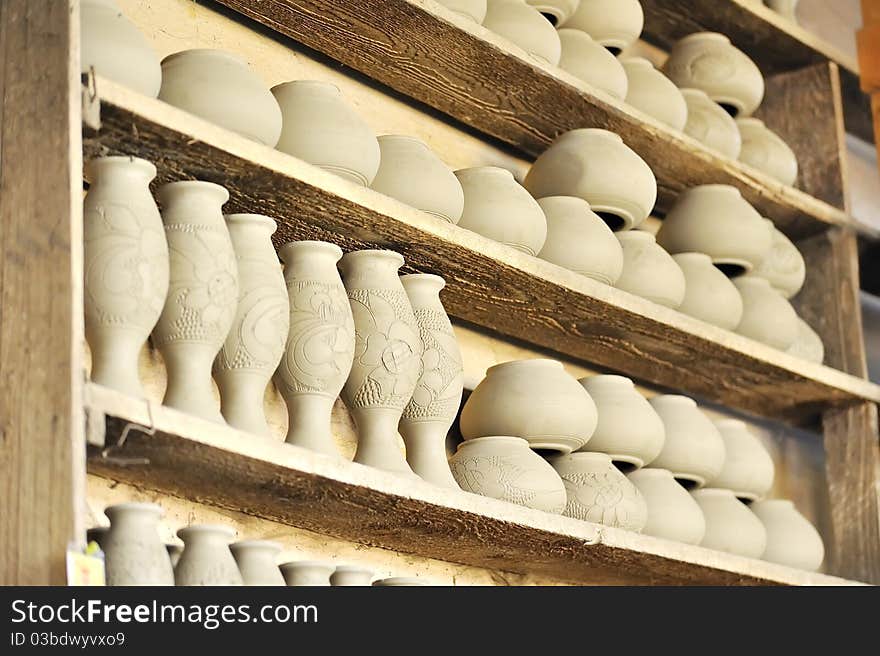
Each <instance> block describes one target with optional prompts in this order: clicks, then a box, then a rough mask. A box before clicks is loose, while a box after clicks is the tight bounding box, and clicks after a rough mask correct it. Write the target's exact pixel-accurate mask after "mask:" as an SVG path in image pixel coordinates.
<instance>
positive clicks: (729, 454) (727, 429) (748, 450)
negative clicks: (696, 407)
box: [709, 419, 775, 501]
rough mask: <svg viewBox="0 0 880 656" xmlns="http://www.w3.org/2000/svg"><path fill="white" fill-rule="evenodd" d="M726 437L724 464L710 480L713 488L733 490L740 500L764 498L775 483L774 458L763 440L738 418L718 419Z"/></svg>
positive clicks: (720, 428) (721, 431) (722, 433)
mask: <svg viewBox="0 0 880 656" xmlns="http://www.w3.org/2000/svg"><path fill="white" fill-rule="evenodd" d="M715 426H716V427H717V428H718V432H720V433H721V438H722V439H723V440H724V453H725V457H724V466H723V467H722V468H721V473H720V474H718V476H716V477H715V478H713V479H712V480H711V481H709V484H710V485H711V486H712V487H720V488H723V489H725V490H731V491H732V492H733V494H734V495H735V496H736V497H737V498H738V499H743V500H744V501H754V500H755V499H762V498H764V496H765V495H766V494H767V492H769V491H770V488H771V486H772V485H773V473H774V469H775V467H774V466H773V459H772V458H771V457H770V454H769V453H767V449H765V448H764V445H763V444H762V443H761V440H759V439H758V437H757V436H756V435H755V434H754V433H752V432H751V431H750V430H749V428H748V426H746V424H745V422H742V421H740V420H739V419H720V420H718V421H716V422H715Z"/></svg>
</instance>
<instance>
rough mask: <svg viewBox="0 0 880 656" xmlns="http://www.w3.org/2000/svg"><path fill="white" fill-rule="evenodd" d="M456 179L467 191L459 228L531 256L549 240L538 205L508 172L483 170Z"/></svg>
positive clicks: (460, 173)
mask: <svg viewBox="0 0 880 656" xmlns="http://www.w3.org/2000/svg"><path fill="white" fill-rule="evenodd" d="M455 176H456V177H457V178H458V181H459V182H460V183H461V188H462V189H463V190H464V212H463V213H462V215H461V220H460V221H459V222H458V225H459V226H461V227H462V228H467V229H468V230H472V231H473V232H476V233H478V234H481V235H483V236H484V237H488V238H489V239H493V240H495V241H497V242H500V243H502V244H505V245H506V246H510V247H511V248H515V249H517V250H518V251H522V252H523V253H527V254H529V255H536V254H537V253H538V251H540V250H541V247H542V246H543V245H544V240H545V239H546V238H547V219H546V218H545V217H544V211H543V210H542V209H541V206H540V205H538V203H537V201H535V199H534V198H532V197H531V195H529V192H527V191H526V190H525V189H523V188H522V186H521V185H520V184H519V183H518V182H517V181H516V180H514V178H513V174H512V173H511V172H510V171H508V170H507V169H502V168H498V167H496V166H479V167H476V168H472V169H460V170H458V171H456V172H455Z"/></svg>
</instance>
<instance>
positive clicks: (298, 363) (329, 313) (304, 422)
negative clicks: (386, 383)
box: [275, 241, 354, 458]
mask: <svg viewBox="0 0 880 656" xmlns="http://www.w3.org/2000/svg"><path fill="white" fill-rule="evenodd" d="M279 253H280V255H281V259H282V260H283V261H284V281H285V283H286V284H287V295H288V298H289V301H290V331H289V332H288V335H287V346H286V348H285V351H284V357H283V358H282V359H281V364H280V365H279V367H278V371H277V372H276V373H275V384H276V385H277V387H278V391H279V392H280V393H281V396H282V397H284V402H285V403H286V404H287V414H288V422H287V437H286V438H285V439H286V442H287V443H288V444H294V445H296V446H301V447H303V448H306V449H310V450H311V451H317V452H318V453H323V454H326V455H329V456H333V457H337V458H338V457H339V451H338V450H337V449H336V444H335V442H334V440H333V433H332V432H331V430H330V418H331V414H332V412H333V404H334V402H335V401H336V398H337V397H338V396H339V392H340V391H341V390H342V386H343V385H345V381H346V380H347V379H348V375H349V373H351V362H352V359H353V358H354V319H353V317H352V315H351V305H350V304H349V302H348V295H347V294H346V293H345V287H343V286H342V279H341V278H340V277H339V272H338V271H337V269H336V263H337V262H338V261H339V260H340V258H341V257H342V249H340V248H339V246H337V245H336V244H330V243H328V242H324V241H292V242H289V243H287V244H285V245H284V246H282V247H281V249H280V250H279Z"/></svg>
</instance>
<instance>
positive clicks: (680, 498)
mask: <svg viewBox="0 0 880 656" xmlns="http://www.w3.org/2000/svg"><path fill="white" fill-rule="evenodd" d="M627 478H628V479H629V480H630V482H631V483H632V484H633V485H635V486H636V488H637V489H638V491H639V492H641V493H642V498H643V499H644V500H645V503H646V504H647V506H648V521H647V523H646V524H645V527H644V528H643V529H642V533H644V534H645V535H652V536H654V537H655V538H663V539H665V540H674V541H675V542H683V543H684V544H699V543H700V541H701V540H702V539H703V535H704V534H705V532H706V521H705V519H704V518H703V512H702V510H700V506H699V505H697V502H696V501H694V498H693V497H692V496H691V495H690V494H688V492H687V490H685V489H684V488H683V487H682V486H681V485H680V484H679V483H678V481H676V480H675V478H673V476H672V472H670V471H668V470H666V469H656V468H653V467H647V468H645V469H638V470H636V471H634V472H632V473H630V474H628V475H627Z"/></svg>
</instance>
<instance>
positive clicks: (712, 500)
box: [691, 487, 767, 558]
mask: <svg viewBox="0 0 880 656" xmlns="http://www.w3.org/2000/svg"><path fill="white" fill-rule="evenodd" d="M691 495H692V496H693V497H694V499H695V500H696V501H697V503H698V504H699V505H700V509H701V510H702V511H703V517H705V518H706V535H704V536H703V540H702V541H701V542H700V546H702V547H706V548H707V549H715V550H716V551H726V552H727V553H732V554H737V555H738V556H745V557H746V558H760V557H761V555H762V554H763V553H764V549H765V548H766V546H767V531H766V530H765V529H764V525H763V524H762V523H761V520H760V519H758V518H757V517H756V516H755V513H753V512H752V511H751V510H749V508H748V506H746V505H745V504H744V503H743V502H742V501H740V500H739V499H737V498H736V497H735V496H734V494H733V492H731V491H730V490H722V489H720V488H708V487H707V488H705V489H702V490H695V491H694V492H692V493H691Z"/></svg>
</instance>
